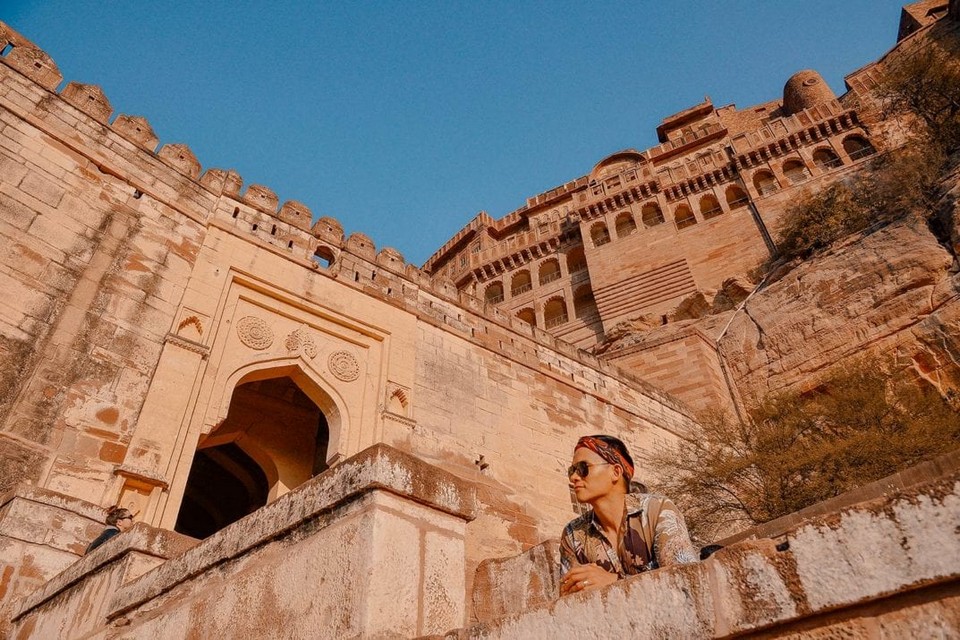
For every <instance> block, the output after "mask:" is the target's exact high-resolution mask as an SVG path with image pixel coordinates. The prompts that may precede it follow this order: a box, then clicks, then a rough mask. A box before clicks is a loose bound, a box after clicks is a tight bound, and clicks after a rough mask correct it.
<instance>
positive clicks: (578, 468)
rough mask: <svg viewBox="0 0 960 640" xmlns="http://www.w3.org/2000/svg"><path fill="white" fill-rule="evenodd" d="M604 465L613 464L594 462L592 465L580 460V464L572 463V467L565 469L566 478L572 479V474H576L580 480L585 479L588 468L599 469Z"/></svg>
mask: <svg viewBox="0 0 960 640" xmlns="http://www.w3.org/2000/svg"><path fill="white" fill-rule="evenodd" d="M605 464H613V463H612V462H594V463H593V464H591V463H589V462H585V461H583V460H581V461H580V462H574V463H573V464H572V465H570V466H569V467H567V477H568V478H571V477H573V474H577V475H578V476H580V477H581V478H586V477H587V476H588V475H590V467H599V466H601V465H605Z"/></svg>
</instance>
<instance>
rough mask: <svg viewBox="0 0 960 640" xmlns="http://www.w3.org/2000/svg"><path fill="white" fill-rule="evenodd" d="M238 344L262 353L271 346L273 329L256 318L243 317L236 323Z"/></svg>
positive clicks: (265, 322) (264, 321) (261, 319)
mask: <svg viewBox="0 0 960 640" xmlns="http://www.w3.org/2000/svg"><path fill="white" fill-rule="evenodd" d="M237 335H238V336H239V337H240V342H242V343H243V344H245V345H247V346H248V347H250V348H251V349H256V350H257V351H263V350H264V349H267V348H269V347H270V345H272V344H273V329H271V328H270V325H269V324H267V321H266V320H264V319H263V318H258V317H257V316H244V317H242V318H240V320H239V321H238V322H237Z"/></svg>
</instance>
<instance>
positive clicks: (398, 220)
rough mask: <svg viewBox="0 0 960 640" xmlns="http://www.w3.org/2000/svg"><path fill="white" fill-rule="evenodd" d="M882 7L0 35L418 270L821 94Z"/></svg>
mask: <svg viewBox="0 0 960 640" xmlns="http://www.w3.org/2000/svg"><path fill="white" fill-rule="evenodd" d="M901 4H902V3H901V2H900V1H899V0H699V1H697V0H687V1H680V0H676V1H671V0H664V1H659V2H654V1H650V0H647V1H639V2H638V1H635V2H629V3H627V2H610V3H606V2H603V3H601V2H583V1H580V2H575V1H570V2H567V1H560V0H557V1H555V2H524V1H513V2H500V1H480V2H459V1H453V0H448V1H436V2H427V1H422V0H421V1H417V2H412V1H411V2H393V1H380V2H360V1H354V0H347V1H346V2H336V3H334V2H308V1H306V0H304V1H302V2H289V1H283V0H277V1H274V2H266V1H263V2H251V1H243V0H237V1H234V2H224V1H222V0H209V1H204V2H184V1H180V0H167V1H164V2H145V1H142V0H141V1H127V2H89V1H81V0H43V1H41V0H6V1H5V2H3V3H2V8H0V19H2V20H4V21H6V22H8V23H9V24H10V25H11V26H13V27H14V28H15V29H17V30H18V31H20V32H21V33H22V34H23V35H24V36H26V37H27V38H30V39H31V40H33V41H34V42H36V43H37V44H38V45H39V46H40V47H42V48H43V49H45V50H46V51H47V52H48V53H49V54H50V55H51V56H52V57H53V59H54V60H55V61H56V62H57V64H58V65H59V67H60V70H61V71H62V72H63V74H64V77H65V78H66V79H67V80H76V81H80V82H87V83H93V84H99V85H100V86H101V87H103V89H104V91H105V92H106V95H107V97H108V98H109V99H110V101H111V103H112V104H113V107H114V109H115V113H127V114H131V115H142V116H145V117H146V118H147V119H148V120H149V121H150V123H151V125H152V126H153V128H154V130H155V131H156V133H157V135H158V136H159V137H160V140H161V143H173V142H183V143H186V144H188V145H189V146H190V147H191V148H192V149H193V151H194V153H196V155H197V157H198V158H199V160H200V162H201V164H202V165H203V166H204V167H205V168H209V167H219V168H225V169H235V170H236V171H238V172H239V173H240V175H241V176H243V178H244V182H245V184H254V183H259V184H264V185H266V186H268V187H270V188H272V189H273V190H274V191H276V192H277V194H278V195H279V196H280V200H281V202H283V201H285V200H300V201H302V202H304V203H305V204H306V205H307V206H309V207H310V208H311V209H312V210H313V212H314V215H315V216H316V217H319V216H320V215H329V216H333V217H336V218H338V219H339V220H340V222H341V223H342V224H343V226H344V229H345V230H346V232H347V233H350V232H353V231H362V232H364V233H366V234H367V235H369V236H371V237H372V238H373V239H374V241H375V242H376V244H377V246H378V248H379V247H384V246H392V247H395V248H396V249H399V250H400V251H401V252H402V253H403V254H404V256H405V257H406V258H407V260H408V261H410V262H413V263H415V264H418V265H419V264H422V263H423V262H424V261H425V260H426V258H428V257H429V256H430V254H431V253H432V252H433V251H434V250H436V249H437V248H438V247H440V246H441V245H442V244H443V243H444V242H445V241H446V240H447V239H448V238H449V237H450V236H452V235H453V234H454V233H455V232H456V231H457V230H458V229H460V228H461V227H462V226H463V225H464V224H465V223H466V222H467V221H469V220H470V218H472V217H473V216H474V215H475V214H476V213H477V212H478V211H480V210H486V211H487V212H488V213H490V215H492V216H494V217H495V218H499V217H501V216H503V215H504V214H506V213H509V212H510V211H513V210H514V209H516V208H517V207H519V206H521V205H523V204H524V202H525V200H526V198H527V197H528V196H532V195H535V194H537V193H539V192H541V191H544V190H546V189H550V188H552V187H554V186H557V185H559V184H562V183H564V182H566V181H568V180H571V179H574V178H577V177H579V176H581V175H584V174H585V173H587V172H589V170H590V169H591V167H592V166H593V165H594V164H595V163H596V162H598V161H599V160H601V159H602V158H603V157H605V156H607V155H609V154H610V153H612V152H614V151H618V150H620V149H624V148H630V147H633V148H637V149H641V150H642V149H645V148H647V147H650V146H652V145H654V144H656V134H655V131H654V129H655V128H656V125H657V124H658V123H659V122H660V120H661V119H662V118H663V117H664V116H667V115H669V114H671V113H674V112H676V111H679V110H681V109H684V108H686V107H689V106H691V105H693V104H696V103H697V102H699V101H701V100H702V99H703V96H704V95H709V96H710V97H711V98H712V99H713V101H714V104H717V105H721V104H727V103H731V102H733V103H736V104H737V105H739V106H741V107H746V106H749V105H751V104H755V103H758V102H764V101H766V100H771V99H775V98H778V97H779V96H780V94H781V91H782V89H783V84H784V82H785V81H786V80H787V78H788V77H789V76H790V75H791V74H792V73H794V72H796V71H798V70H800V69H804V68H813V69H816V70H817V71H819V72H820V73H821V74H822V75H823V77H824V78H825V79H826V80H827V82H828V83H829V84H830V85H831V86H832V87H833V89H834V91H836V92H837V94H838V95H839V94H841V93H842V92H843V76H844V75H846V74H847V73H850V72H851V71H853V70H855V69H857V68H858V67H860V66H862V65H864V64H866V63H868V62H870V61H871V60H873V59H875V58H877V57H878V56H880V55H881V54H883V53H884V52H885V51H887V50H888V49H889V48H890V47H891V46H892V45H893V44H894V41H895V39H896V32H897V24H898V21H899V16H900V6H901Z"/></svg>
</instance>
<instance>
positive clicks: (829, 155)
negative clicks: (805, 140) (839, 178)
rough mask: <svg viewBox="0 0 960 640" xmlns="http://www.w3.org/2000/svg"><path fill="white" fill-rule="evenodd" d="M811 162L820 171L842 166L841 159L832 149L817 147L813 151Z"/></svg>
mask: <svg viewBox="0 0 960 640" xmlns="http://www.w3.org/2000/svg"><path fill="white" fill-rule="evenodd" d="M813 163H814V164H815V165H817V168H818V169H820V170H821V171H829V170H830V169H836V168H837V167H842V166H843V160H841V159H840V158H839V157H837V154H835V153H834V152H833V150H832V149H817V150H816V151H814V152H813Z"/></svg>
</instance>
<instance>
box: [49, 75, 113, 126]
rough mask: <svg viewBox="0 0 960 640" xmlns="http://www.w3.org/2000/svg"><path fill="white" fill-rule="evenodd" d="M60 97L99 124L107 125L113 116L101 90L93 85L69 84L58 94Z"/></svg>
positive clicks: (111, 108) (111, 109)
mask: <svg viewBox="0 0 960 640" xmlns="http://www.w3.org/2000/svg"><path fill="white" fill-rule="evenodd" d="M60 97H61V98H63V99H64V100H66V101H67V102H69V103H70V104H72V105H73V106H75V107H76V108H77V109H79V110H80V111H83V112H84V113H85V114H87V115H88V116H90V117H91V118H93V119H94V120H96V121H97V122H99V123H100V124H107V122H108V121H109V120H110V116H111V115H112V114H113V107H112V106H110V101H109V100H107V96H106V95H105V94H104V93H103V89H101V88H100V87H98V86H97V85H95V84H83V83H82V82H71V83H69V84H68V85H67V86H66V87H64V88H63V91H61V92H60Z"/></svg>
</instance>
